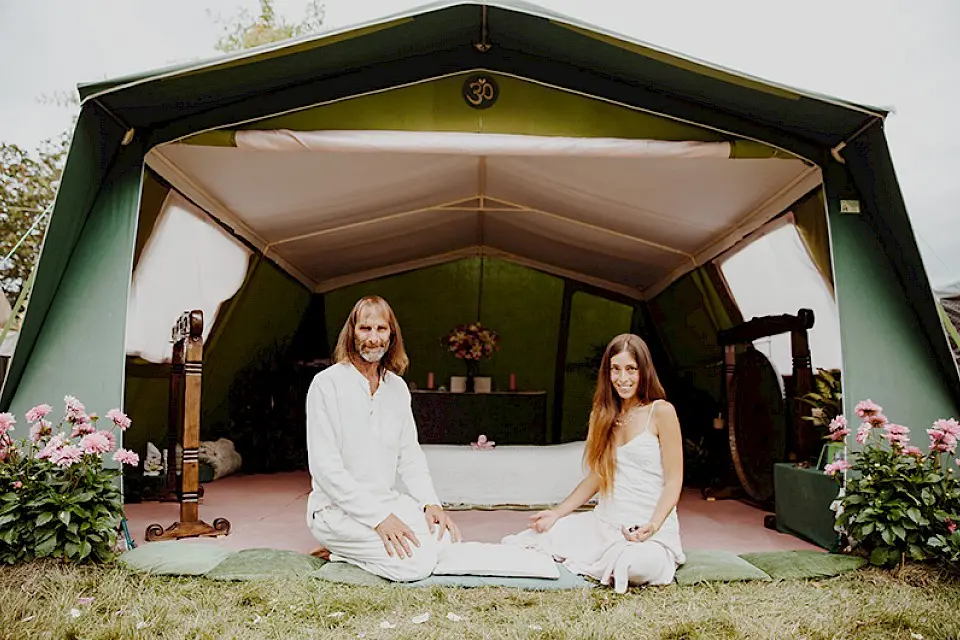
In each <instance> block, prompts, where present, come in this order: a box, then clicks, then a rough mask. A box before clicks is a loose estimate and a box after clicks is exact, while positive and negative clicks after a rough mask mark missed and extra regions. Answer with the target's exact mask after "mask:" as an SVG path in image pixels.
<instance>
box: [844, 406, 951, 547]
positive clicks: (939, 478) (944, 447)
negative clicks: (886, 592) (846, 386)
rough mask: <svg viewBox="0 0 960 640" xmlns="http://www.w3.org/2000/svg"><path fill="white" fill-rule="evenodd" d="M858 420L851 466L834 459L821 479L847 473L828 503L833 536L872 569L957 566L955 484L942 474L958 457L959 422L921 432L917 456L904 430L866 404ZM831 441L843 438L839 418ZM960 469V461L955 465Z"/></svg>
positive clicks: (880, 410)
mask: <svg viewBox="0 0 960 640" xmlns="http://www.w3.org/2000/svg"><path fill="white" fill-rule="evenodd" d="M856 413H857V416H859V417H860V419H861V420H862V422H861V424H860V426H859V428H858V429H857V435H856V440H857V442H858V443H860V444H861V445H863V449H862V450H861V451H860V452H859V453H858V454H857V455H856V458H855V460H854V462H853V463H852V464H851V463H850V462H848V461H847V460H838V461H836V462H834V463H831V464H828V465H827V466H826V468H825V472H826V473H828V474H830V475H833V476H837V475H838V474H841V472H843V471H850V472H852V473H850V474H849V475H848V476H847V478H846V486H845V488H844V489H843V490H842V491H841V496H840V498H838V500H837V501H836V502H835V503H834V509H835V511H836V514H837V521H836V526H837V530H838V531H842V532H845V533H846V535H847V537H848V539H849V541H850V545H851V546H852V547H859V548H860V549H862V550H863V551H864V552H865V553H868V554H869V557H870V562H871V563H872V564H877V565H894V564H897V563H902V562H904V561H905V560H906V558H907V557H909V558H910V559H912V560H918V561H922V560H932V559H940V560H945V561H947V562H957V561H958V560H960V530H958V524H960V479H958V477H957V473H956V472H955V471H954V470H953V469H951V468H949V466H948V465H949V462H948V457H949V456H952V455H955V454H956V452H957V441H958V439H960V423H958V422H957V421H956V420H953V419H950V420H937V421H936V422H935V423H934V424H933V426H932V428H930V429H927V436H929V446H928V447H927V451H926V452H924V451H923V450H921V449H920V447H918V446H916V445H913V444H911V443H910V429H909V428H907V427H905V426H902V425H898V424H893V423H891V422H890V421H889V420H887V417H886V416H885V415H884V414H883V408H882V407H880V406H878V405H877V404H876V403H874V402H873V401H872V400H864V401H862V402H860V403H859V404H857V408H856ZM834 422H835V423H836V424H835V425H832V426H831V433H832V434H842V435H837V436H836V437H837V439H840V440H842V439H843V436H845V435H846V434H848V433H850V431H849V429H847V428H846V422H845V421H842V419H838V420H835V421H834ZM957 464H958V465H960V460H957Z"/></svg>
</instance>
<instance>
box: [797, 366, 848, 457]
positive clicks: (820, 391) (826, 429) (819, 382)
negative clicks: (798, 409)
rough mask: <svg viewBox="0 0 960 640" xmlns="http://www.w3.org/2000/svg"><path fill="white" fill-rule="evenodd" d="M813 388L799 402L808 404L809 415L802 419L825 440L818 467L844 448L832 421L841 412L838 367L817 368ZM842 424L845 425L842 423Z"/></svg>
mask: <svg viewBox="0 0 960 640" xmlns="http://www.w3.org/2000/svg"><path fill="white" fill-rule="evenodd" d="M813 385H814V390H813V391H811V392H810V393H808V394H806V395H804V396H803V397H801V398H799V400H800V402H802V403H804V404H806V405H809V406H810V415H809V416H803V419H804V420H807V421H809V422H812V423H813V424H814V426H815V427H816V428H817V431H818V432H819V433H820V435H821V436H822V437H823V438H824V440H826V441H827V442H826V444H824V446H823V449H822V450H821V451H820V463H819V464H818V467H819V468H820V469H823V467H824V465H825V464H829V463H831V462H833V461H834V460H835V459H836V457H837V456H838V455H841V454H842V453H843V450H844V444H843V438H842V437H841V438H839V439H838V438H837V437H836V435H835V434H836V432H837V431H838V429H835V428H834V426H835V425H834V421H835V420H836V418H837V417H838V416H839V417H841V418H842V415H841V414H842V413H843V393H842V391H841V387H840V370H839V369H817V373H816V375H815V376H814V378H813ZM843 426H846V424H845V423H844V425H843Z"/></svg>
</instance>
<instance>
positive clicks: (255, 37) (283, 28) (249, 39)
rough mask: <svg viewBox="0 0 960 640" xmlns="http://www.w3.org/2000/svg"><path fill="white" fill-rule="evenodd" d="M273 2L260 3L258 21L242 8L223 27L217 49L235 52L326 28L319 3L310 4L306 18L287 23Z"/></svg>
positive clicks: (314, 1)
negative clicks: (278, 15) (279, 14)
mask: <svg viewBox="0 0 960 640" xmlns="http://www.w3.org/2000/svg"><path fill="white" fill-rule="evenodd" d="M273 3H274V0H260V15H259V16H257V17H256V18H252V17H251V16H250V13H249V12H248V11H247V10H245V9H242V10H241V11H240V12H239V13H237V15H235V16H234V17H233V18H232V19H230V20H229V21H227V22H226V24H224V25H223V35H222V36H221V37H220V39H219V40H217V43H216V44H215V45H214V47H215V48H216V49H217V50H218V51H222V52H224V53H232V52H234V51H242V50H244V49H252V48H253V47H259V46H260V45H263V44H268V43H270V42H278V41H280V40H286V39H288V38H296V37H299V36H303V35H307V34H310V33H317V32H318V31H320V28H321V27H322V26H323V17H324V7H323V5H322V4H320V2H319V1H318V0H310V1H309V2H308V3H307V7H306V15H305V16H304V18H303V20H301V21H300V22H287V21H286V20H285V19H284V18H283V17H277V13H276V10H275V9H274V6H273ZM221 22H222V20H221Z"/></svg>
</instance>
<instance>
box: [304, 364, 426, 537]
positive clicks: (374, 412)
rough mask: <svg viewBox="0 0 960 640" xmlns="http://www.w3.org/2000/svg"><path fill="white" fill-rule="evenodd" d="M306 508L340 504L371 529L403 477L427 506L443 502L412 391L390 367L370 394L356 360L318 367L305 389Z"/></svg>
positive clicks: (312, 510) (382, 516)
mask: <svg viewBox="0 0 960 640" xmlns="http://www.w3.org/2000/svg"><path fill="white" fill-rule="evenodd" d="M307 455H308V459H309V462H310V475H311V477H312V489H313V490H312V491H311V493H310V499H309V501H308V503H307V505H308V506H307V509H308V514H311V515H312V514H313V513H315V512H316V511H317V510H319V509H323V508H325V507H329V506H331V505H332V506H336V507H338V508H340V509H341V510H343V512H344V513H346V514H347V515H349V516H351V517H352V518H354V519H355V520H358V521H359V522H361V523H363V524H365V525H367V526H369V527H371V528H373V527H376V526H377V525H378V524H380V523H381V522H383V520H384V519H385V518H386V517H387V516H389V515H390V513H391V512H392V509H391V506H390V503H391V502H392V501H393V500H395V499H396V498H398V497H399V496H400V495H401V494H400V491H399V490H398V489H397V479H398V477H399V478H400V479H401V480H402V481H403V484H404V485H405V486H406V488H407V491H408V492H409V494H410V495H411V496H412V497H413V499H414V500H416V501H417V502H418V503H419V504H420V505H421V507H422V506H424V505H428V504H437V505H439V504H440V500H439V499H438V498H437V494H436V492H435V491H434V487H433V481H432V480H431V479H430V470H429V468H428V467H427V460H426V457H425V456H424V455H423V450H422V449H421V448H420V444H419V442H418V441H417V428H416V424H415V423H414V419H413V411H412V410H411V408H410V391H409V389H407V385H406V383H405V382H404V381H403V379H402V378H400V377H399V376H397V375H395V374H393V373H391V372H389V371H388V372H387V373H386V374H385V375H384V377H383V379H382V380H381V381H380V385H379V386H378V387H377V391H376V392H375V393H374V394H372V395H371V393H370V383H369V381H368V380H367V379H366V378H365V377H364V376H363V374H362V373H360V372H359V371H358V370H357V368H356V367H354V366H353V365H352V364H350V363H338V364H335V365H333V366H332V367H329V368H328V369H325V370H323V371H321V372H320V373H318V374H317V375H316V377H314V379H313V382H312V383H311V384H310V390H309V392H308V393H307Z"/></svg>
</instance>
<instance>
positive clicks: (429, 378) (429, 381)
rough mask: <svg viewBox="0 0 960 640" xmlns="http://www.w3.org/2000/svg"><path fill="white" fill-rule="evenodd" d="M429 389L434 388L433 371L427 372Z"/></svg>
mask: <svg viewBox="0 0 960 640" xmlns="http://www.w3.org/2000/svg"><path fill="white" fill-rule="evenodd" d="M427 389H433V371H431V372H430V373H428V374H427Z"/></svg>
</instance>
